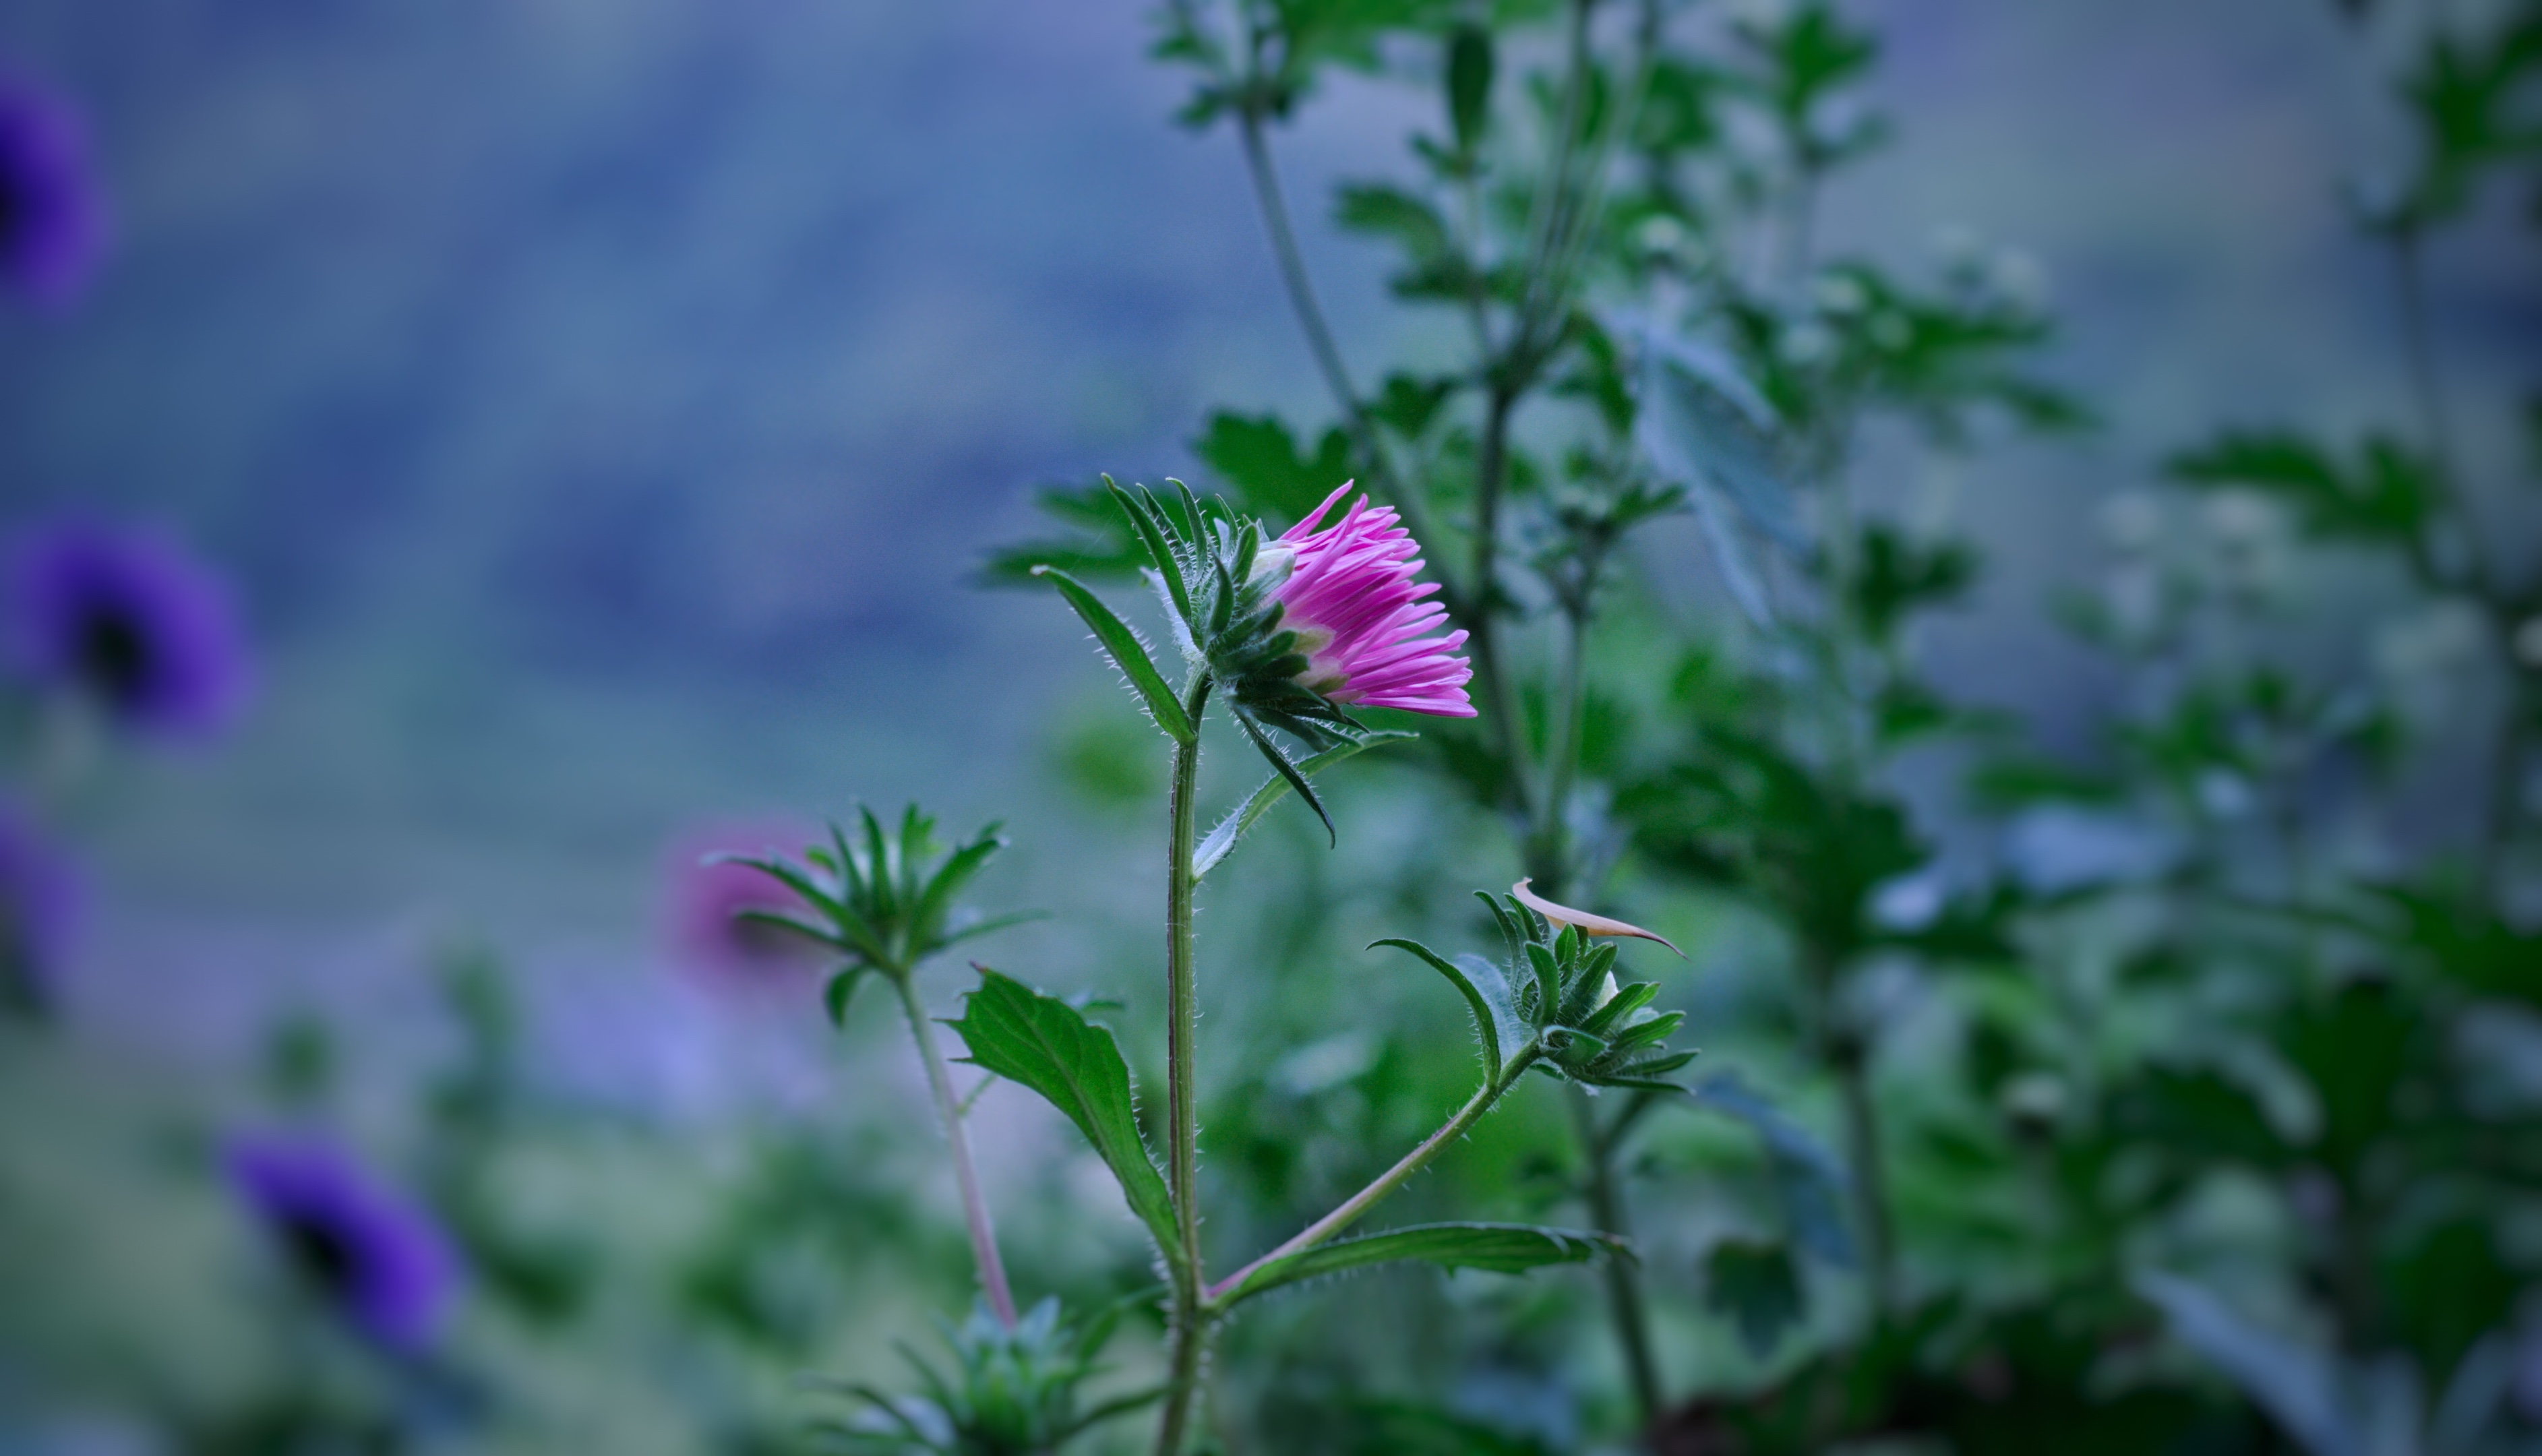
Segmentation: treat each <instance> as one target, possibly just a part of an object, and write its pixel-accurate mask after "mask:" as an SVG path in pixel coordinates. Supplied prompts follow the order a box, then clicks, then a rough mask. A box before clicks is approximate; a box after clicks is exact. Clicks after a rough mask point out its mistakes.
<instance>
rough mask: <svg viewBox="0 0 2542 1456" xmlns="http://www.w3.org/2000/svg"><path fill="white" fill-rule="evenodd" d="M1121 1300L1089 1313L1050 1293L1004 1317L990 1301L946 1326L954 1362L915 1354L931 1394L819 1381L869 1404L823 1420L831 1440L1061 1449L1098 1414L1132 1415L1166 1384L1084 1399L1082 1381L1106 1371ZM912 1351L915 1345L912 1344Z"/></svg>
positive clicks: (847, 1446) (964, 1450) (956, 1454)
mask: <svg viewBox="0 0 2542 1456" xmlns="http://www.w3.org/2000/svg"><path fill="white" fill-rule="evenodd" d="M1121 1310H1122V1306H1121V1305H1117V1304H1116V1305H1114V1306H1112V1307H1110V1308H1108V1309H1106V1310H1104V1311H1102V1312H1101V1313H1099V1314H1097V1315H1096V1316H1095V1317H1094V1318H1093V1319H1091V1320H1088V1321H1085V1322H1084V1323H1080V1322H1077V1321H1074V1320H1070V1319H1067V1318H1066V1317H1064V1316H1063V1315H1062V1314H1061V1312H1060V1307H1059V1301H1058V1300H1057V1299H1045V1300H1043V1301H1042V1302H1041V1303H1039V1304H1037V1305H1035V1306H1033V1308H1032V1309H1031V1311H1030V1312H1028V1313H1026V1314H1025V1315H1024V1317H1023V1318H1022V1319H1020V1320H1018V1321H1016V1322H1015V1325H1014V1328H1012V1329H1008V1328H1006V1327H1004V1326H1003V1325H1001V1324H1000V1323H999V1322H998V1320H997V1319H996V1317H995V1316H993V1315H992V1314H991V1313H990V1312H989V1310H988V1309H987V1308H986V1307H985V1306H979V1307H974V1308H973V1309H972V1311H971V1317H970V1318H969V1319H968V1320H966V1321H964V1322H963V1323H962V1325H961V1326H960V1327H959V1328H956V1327H953V1326H949V1325H948V1326H943V1327H941V1328H942V1332H943V1336H944V1343H945V1345H946V1346H947V1347H950V1349H951V1350H952V1353H953V1366H952V1368H951V1369H950V1370H939V1369H938V1368H936V1367H935V1365H932V1364H930V1363H929V1362H927V1361H925V1360H922V1359H920V1358H918V1357H917V1356H916V1355H914V1354H910V1355H909V1362H910V1363H911V1364H912V1365H915V1366H916V1367H917V1368H918V1377H919V1380H920V1382H921V1383H922V1384H923V1385H925V1387H926V1388H927V1394H926V1395H925V1396H889V1395H885V1394H883V1393H882V1392H880V1391H877V1390H874V1389H873V1388H872V1387H870V1386H865V1385H860V1384H854V1383H850V1382H845V1381H822V1382H820V1384H821V1385H822V1386H823V1387H825V1388H827V1389H829V1390H832V1391H834V1392H835V1393H837V1394H839V1395H843V1396H846V1397H848V1398H849V1399H851V1400H854V1401H856V1402H857V1403H859V1404H860V1406H862V1407H863V1408H864V1411H863V1414H862V1416H861V1417H860V1419H858V1420H853V1421H838V1420H830V1421H823V1422H822V1423H821V1424H820V1425H819V1427H818V1429H819V1431H820V1433H821V1434H822V1435H823V1436H825V1437H826V1438H827V1439H828V1440H829V1442H830V1443H831V1448H832V1449H838V1450H846V1451H855V1452H871V1453H875V1456H881V1453H891V1456H914V1453H919V1452H927V1453H932V1456H1036V1453H1041V1452H1047V1451H1055V1450H1057V1449H1058V1448H1059V1447H1060V1445H1061V1444H1062V1443H1063V1442H1065V1441H1067V1440H1068V1439H1069V1438H1071V1437H1072V1436H1075V1435H1076V1434H1078V1433H1079V1432H1080V1431H1083V1430H1084V1429H1086V1428H1087V1427H1088V1426H1091V1425H1093V1424H1095V1423H1096V1422H1098V1421H1102V1420H1109V1419H1111V1418H1112V1417H1115V1416H1122V1415H1127V1414H1128V1413H1129V1412H1132V1411H1135V1410H1137V1409H1139V1408H1140V1407H1141V1406H1145V1405H1148V1404H1150V1403H1152V1402H1154V1401H1155V1400H1156V1399H1157V1397H1158V1396H1159V1395H1160V1394H1162V1392H1160V1391H1157V1390H1144V1391H1139V1392H1137V1393H1134V1394H1131V1395H1128V1396H1123V1397H1120V1398H1118V1399H1114V1400H1110V1401H1105V1402H1103V1403H1101V1404H1099V1405H1095V1406H1091V1407H1084V1408H1081V1406H1080V1404H1079V1400H1078V1387H1079V1386H1080V1385H1082V1384H1084V1382H1085V1380H1086V1379H1087V1378H1088V1377H1089V1376H1092V1375H1094V1374H1096V1373H1097V1371H1098V1368H1099V1367H1097V1366H1096V1364H1095V1363H1094V1358H1095V1356H1096V1354H1098V1353H1099V1352H1100V1351H1101V1350H1102V1348H1103V1345H1104V1343H1105V1342H1106V1341H1108V1340H1110V1339H1111V1338H1112V1331H1113V1329H1114V1327H1116V1326H1117V1325H1118V1324H1119V1323H1120V1318H1121ZM903 1353H904V1354H907V1353H908V1351H907V1350H906V1349H904V1350H903Z"/></svg>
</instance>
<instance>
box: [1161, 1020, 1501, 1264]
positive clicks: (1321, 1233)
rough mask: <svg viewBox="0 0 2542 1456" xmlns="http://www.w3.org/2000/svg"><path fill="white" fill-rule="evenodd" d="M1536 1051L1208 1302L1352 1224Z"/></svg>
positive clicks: (1435, 1151) (1473, 1117) (1461, 1127)
mask: <svg viewBox="0 0 2542 1456" xmlns="http://www.w3.org/2000/svg"><path fill="white" fill-rule="evenodd" d="M1537 1055H1538V1054H1537V1051H1536V1049H1534V1048H1530V1049H1528V1050H1527V1051H1526V1052H1524V1053H1522V1054H1520V1055H1519V1056H1516V1057H1513V1058H1511V1060H1510V1064H1509V1065H1508V1066H1506V1067H1503V1068H1502V1069H1501V1077H1500V1080H1498V1081H1496V1082H1486V1083H1484V1084H1483V1085H1482V1086H1480V1087H1478V1088H1476V1089H1474V1095H1473V1096H1471V1097H1468V1098H1466V1099H1465V1105H1464V1106H1463V1107H1460V1108H1458V1109H1457V1115H1456V1116H1455V1117H1453V1118H1450V1119H1449V1120H1448V1121H1447V1122H1446V1123H1445V1124H1443V1125H1441V1127H1440V1128H1439V1130H1438V1131H1436V1132H1433V1133H1431V1134H1430V1135H1429V1136H1428V1137H1425V1138H1423V1139H1422V1140H1421V1145H1420V1146H1418V1147H1416V1148H1414V1149H1412V1151H1410V1152H1408V1153H1405V1154H1404V1155H1403V1156H1402V1157H1401V1158H1399V1159H1397V1160H1396V1161H1395V1164H1394V1166H1393V1167H1391V1168H1388V1169H1386V1170H1385V1171H1384V1172H1383V1173H1380V1174H1379V1175H1377V1177H1376V1178H1375V1179H1374V1180H1372V1181H1371V1182H1370V1183H1369V1185H1368V1186H1367V1187H1366V1188H1363V1189H1361V1190H1360V1191H1359V1192H1357V1193H1355V1194H1352V1195H1351V1196H1350V1197H1349V1198H1348V1199H1345V1200H1343V1201H1342V1202H1341V1203H1340V1204H1339V1205H1337V1206H1336V1207H1335V1208H1334V1209H1333V1210H1332V1211H1331V1212H1329V1213H1327V1214H1325V1215H1324V1216H1323V1217H1321V1218H1318V1219H1316V1220H1315V1221H1314V1222H1312V1223H1310V1224H1308V1225H1307V1226H1306V1227H1305V1228H1304V1229H1301V1230H1299V1232H1298V1233H1297V1234H1296V1235H1294V1236H1293V1237H1291V1238H1290V1240H1289V1241H1288V1242H1287V1243H1284V1244H1282V1245H1281V1246H1280V1247H1279V1248H1276V1249H1274V1250H1272V1251H1271V1252H1270V1253H1268V1254H1265V1255H1263V1256H1262V1257H1261V1258H1259V1259H1256V1260H1254V1261H1253V1262H1252V1263H1251V1264H1248V1265H1246V1266H1244V1267H1243V1268H1242V1269H1239V1270H1237V1271H1236V1272H1235V1273H1234V1274H1229V1275H1228V1276H1227V1277H1226V1278H1224V1279H1221V1280H1220V1281H1219V1282H1217V1283H1216V1284H1213V1285H1211V1286H1210V1289H1209V1297H1210V1298H1211V1299H1213V1300H1217V1299H1223V1298H1225V1297H1226V1296H1227V1295H1229V1294H1230V1293H1233V1292H1234V1291H1235V1290H1236V1289H1239V1288H1241V1287H1243V1284H1244V1281H1245V1280H1246V1279H1247V1278H1250V1277H1251V1276H1252V1274H1253V1273H1254V1271H1256V1270H1258V1269H1260V1268H1262V1267H1263V1266H1264V1265H1266V1264H1270V1263H1273V1262H1275V1261H1277V1260H1281V1259H1286V1258H1288V1257H1289V1256H1290V1255H1292V1254H1297V1253H1301V1252H1303V1251H1305V1250H1308V1249H1311V1248H1313V1247H1315V1246H1316V1245H1317V1244H1320V1243H1322V1242H1323V1241H1324V1240H1326V1239H1329V1238H1331V1237H1332V1236H1333V1235H1335V1234H1338V1233H1340V1232H1341V1231H1342V1230H1343V1229H1346V1228H1348V1227H1350V1226H1351V1225H1352V1224H1353V1223H1356V1222H1358V1221H1359V1218H1360V1215H1362V1214H1364V1213H1366V1212H1367V1211H1368V1210H1369V1209H1371V1208H1373V1207H1375V1206H1377V1204H1378V1202H1379V1201H1381V1200H1383V1198H1384V1197H1385V1196H1386V1195H1388V1194H1390V1193H1392V1192H1394V1191H1395V1190H1396V1189H1397V1188H1400V1187H1402V1186H1403V1181H1404V1180H1405V1179H1407V1178H1410V1177H1411V1176H1412V1175H1413V1174H1415V1173H1418V1172H1420V1171H1421V1170H1422V1169H1423V1168H1426V1167H1428V1166H1429V1165H1430V1162H1431V1160H1432V1159H1434V1158H1436V1157H1438V1156H1439V1154H1441V1153H1443V1152H1446V1151H1447V1150H1448V1147H1449V1144H1451V1143H1453V1142H1455V1141H1456V1140H1457V1139H1458V1138H1459V1137H1462V1136H1464V1135H1465V1132H1466V1129H1468V1128H1472V1127H1473V1126H1474V1124H1475V1123H1476V1122H1478V1121H1480V1120H1481V1119H1482V1116H1483V1114H1485V1113H1487V1112H1490V1111H1491V1110H1492V1104H1493V1103H1496V1102H1498V1101H1500V1099H1501V1094H1502V1093H1504V1092H1507V1091H1508V1090H1509V1089H1510V1087H1511V1086H1512V1085H1513V1084H1515V1083H1516V1082H1517V1081H1518V1077H1519V1073H1521V1072H1523V1071H1525V1070H1527V1069H1528V1067H1529V1066H1530V1065H1532V1064H1533V1062H1534V1061H1535V1058H1536V1056H1537Z"/></svg>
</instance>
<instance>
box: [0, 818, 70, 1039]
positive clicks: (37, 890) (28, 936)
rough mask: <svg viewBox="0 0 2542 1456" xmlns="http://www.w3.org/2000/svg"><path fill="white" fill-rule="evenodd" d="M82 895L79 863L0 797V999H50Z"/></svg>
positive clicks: (31, 1003)
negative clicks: (67, 856)
mask: <svg viewBox="0 0 2542 1456" xmlns="http://www.w3.org/2000/svg"><path fill="white" fill-rule="evenodd" d="M85 898H86V887H85V886H84V885H83V884H82V883H81V881H80V874H79V871H78V869H77V868H76V867H74V866H73V865H72V864H71V862H70V861H69V860H68V859H67V858H65V857H64V856H63V855H62V853H61V852H60V851H59V850H58V849H56V848H55V847H54V846H53V845H52V844H51V843H50V842H49V841H48V840H46V839H45V837H43V835H42V834H41V833H40V832H38V831H37V828H36V826H35V823H34V821H32V820H30V819H29V818H28V817H27V816H26V814H25V813H24V812H22V811H21V810H20V809H19V808H18V807H17V806H16V805H14V804H10V803H8V802H6V801H0V1004H6V1005H14V1006H17V1007H20V1008H23V1009H26V1010H31V1011H43V1010H46V1009H48V1008H49V1007H50V1006H51V1005H52V1002H53V998H54V996H55V994H56V993H57V992H58V991H59V989H60V986H59V983H58V982H59V977H60V975H61V968H62V962H63V961H64V959H65V958H67V957H68V955H69V954H70V946H71V938H72V935H73V933H74V932H75V931H76V930H77V929H78V926H79V917H80V908H81V902H82V901H83V900H84V899H85Z"/></svg>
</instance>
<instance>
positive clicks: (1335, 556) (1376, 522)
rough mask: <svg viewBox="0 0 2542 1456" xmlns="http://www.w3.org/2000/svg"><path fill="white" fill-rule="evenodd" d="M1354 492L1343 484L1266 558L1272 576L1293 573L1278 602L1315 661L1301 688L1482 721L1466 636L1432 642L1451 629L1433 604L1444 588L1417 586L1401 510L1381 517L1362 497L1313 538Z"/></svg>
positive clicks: (1413, 547) (1414, 550)
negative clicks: (1469, 692)
mask: <svg viewBox="0 0 2542 1456" xmlns="http://www.w3.org/2000/svg"><path fill="white" fill-rule="evenodd" d="M1350 488H1351V486H1350V483H1349V482H1347V481H1346V482H1344V483H1343V485H1342V487H1341V489H1339V490H1336V491H1334V492H1333V493H1332V494H1331V495H1328V496H1326V497H1325V498H1324V503H1323V504H1322V505H1319V506H1317V507H1315V509H1314V510H1313V511H1312V512H1311V513H1309V514H1308V517H1307V519H1305V520H1303V521H1301V522H1299V523H1298V524H1297V525H1296V526H1294V527H1292V528H1290V530H1289V532H1288V534H1286V535H1284V536H1282V537H1281V538H1280V539H1279V540H1278V541H1276V542H1274V543H1272V544H1271V545H1270V546H1268V547H1266V548H1265V549H1264V551H1263V558H1264V562H1265V564H1266V565H1267V566H1268V567H1269V568H1270V569H1274V570H1276V569H1278V566H1279V564H1280V562H1281V558H1283V557H1286V558H1287V561H1288V564H1289V568H1290V569H1289V579H1288V580H1287V581H1286V582H1283V583H1282V584H1281V586H1280V587H1279V589H1278V590H1277V591H1276V592H1274V593H1273V595H1274V596H1275V597H1276V598H1277V599H1278V600H1279V602H1280V604H1281V605H1282V606H1283V607H1284V608H1286V609H1287V610H1286V611H1285V612H1284V613H1283V615H1282V616H1281V619H1280V625H1281V626H1282V627H1283V628H1286V629H1288V630H1290V631H1294V632H1296V633H1297V634H1298V650H1299V651H1300V652H1303V653H1305V654H1306V655H1307V671H1306V672H1305V673H1304V674H1302V675H1300V677H1299V679H1298V681H1299V682H1300V684H1302V685H1303V686H1305V687H1307V688H1309V689H1312V690H1313V691H1315V692H1320V693H1322V694H1323V695H1324V696H1326V697H1328V698H1331V699H1332V700H1333V701H1335V702H1344V703H1356V704H1359V705H1361V706H1364V707H1389V708H1404V709H1407V710H1409V711H1411V712H1416V713H1435V714H1438V715H1440V716H1442V717H1450V718H1470V717H1472V716H1474V705H1473V703H1472V702H1471V701H1470V700H1468V699H1467V698H1466V696H1465V683H1466V681H1467V680H1468V679H1470V678H1472V677H1473V675H1474V670H1473V668H1472V667H1471V666H1469V665H1468V664H1467V663H1466V661H1465V659H1464V658H1461V657H1457V656H1454V655H1453V654H1454V653H1455V652H1456V650H1457V649H1458V647H1461V646H1463V645H1464V642H1465V634H1464V633H1463V632H1462V631H1454V632H1450V633H1448V634H1447V635H1445V636H1430V635H1427V633H1429V632H1431V631H1432V630H1433V629H1434V628H1437V627H1439V626H1441V625H1443V624H1444V623H1445V622H1446V621H1447V619H1448V609H1446V608H1445V607H1442V606H1440V605H1439V604H1438V603H1436V602H1432V601H1428V600H1426V599H1427V598H1429V597H1430V596H1432V595H1433V594H1435V593H1436V592H1437V591H1438V590H1439V587H1438V584H1437V583H1435V582H1430V583H1416V582H1415V581H1414V580H1413V579H1412V578H1413V577H1415V576H1417V575H1419V574H1420V572H1421V544H1420V543H1419V542H1416V541H1414V540H1413V539H1412V533H1411V532H1409V531H1407V530H1405V529H1404V528H1403V527H1402V525H1401V524H1399V523H1398V521H1397V520H1396V517H1395V514H1394V508H1393V507H1392V506H1374V507H1373V506H1371V505H1370V504H1369V503H1368V497H1367V496H1365V495H1363V496H1361V497H1360V498H1359V499H1358V500H1357V501H1355V502H1353V503H1352V505H1351V507H1350V508H1349V509H1348V510H1347V511H1345V512H1343V514H1342V518H1341V519H1340V520H1339V521H1337V522H1335V523H1333V524H1332V525H1331V526H1329V527H1326V528H1324V529H1323V530H1321V531H1318V530H1316V529H1315V527H1316V523H1317V522H1320V521H1321V520H1323V518H1324V515H1325V513H1326V512H1328V511H1330V510H1331V509H1332V508H1333V503H1334V502H1335V501H1338V500H1340V499H1341V498H1342V497H1343V496H1344V495H1346V494H1348V493H1349V491H1350Z"/></svg>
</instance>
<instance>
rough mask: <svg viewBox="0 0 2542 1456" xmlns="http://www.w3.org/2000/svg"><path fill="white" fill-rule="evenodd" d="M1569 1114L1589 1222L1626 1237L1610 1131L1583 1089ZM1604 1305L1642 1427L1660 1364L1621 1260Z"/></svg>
mask: <svg viewBox="0 0 2542 1456" xmlns="http://www.w3.org/2000/svg"><path fill="white" fill-rule="evenodd" d="M1571 1112H1572V1117H1573V1119H1574V1121H1575V1122H1576V1123H1577V1124H1578V1126H1579V1129H1580V1145H1581V1147H1582V1148H1584V1149H1585V1150H1586V1151H1587V1152H1588V1154H1589V1157H1588V1162H1589V1178H1588V1182H1587V1185H1586V1187H1585V1188H1584V1190H1583V1192H1585V1193H1586V1194H1587V1195H1588V1199H1589V1219H1590V1221H1591V1222H1592V1223H1594V1224H1596V1225H1597V1227H1598V1231H1599V1232H1600V1233H1603V1234H1610V1235H1612V1236H1614V1237H1616V1238H1619V1239H1622V1238H1629V1237H1631V1236H1632V1229H1631V1227H1630V1225H1629V1221H1628V1220H1627V1219H1626V1217H1625V1212H1624V1196H1623V1180H1621V1179H1620V1178H1618V1177H1617V1176H1616V1174H1615V1144H1616V1140H1617V1139H1616V1136H1615V1134H1614V1132H1612V1131H1609V1130H1607V1129H1605V1128H1600V1127H1599V1126H1598V1105H1597V1103H1596V1102H1594V1101H1592V1100H1591V1099H1590V1096H1589V1093H1588V1091H1587V1089H1585V1088H1579V1087H1575V1088H1573V1089H1572V1092H1571ZM1606 1274H1607V1312H1608V1314H1609V1315H1610V1316H1611V1317H1612V1318H1613V1320H1614V1324H1615V1343H1616V1344H1618V1345H1620V1346H1622V1347H1623V1349H1624V1371H1625V1374H1626V1375H1627V1376H1628V1377H1629V1378H1630V1379H1631V1381H1632V1383H1633V1404H1634V1406H1635V1407H1636V1408H1637V1409H1639V1410H1640V1412H1641V1416H1642V1424H1643V1425H1645V1426H1647V1425H1649V1424H1650V1423H1651V1422H1652V1421H1654V1420H1658V1419H1659V1417H1660V1403H1661V1395H1660V1371H1659V1361H1658V1360H1657V1358H1655V1357H1654V1356H1653V1355H1652V1353H1651V1324H1650V1313H1649V1311H1648V1310H1647V1309H1645V1308H1644V1307H1643V1304H1642V1286H1641V1281H1640V1280H1639V1279H1637V1278H1635V1277H1634V1276H1633V1272H1632V1270H1631V1269H1630V1268H1628V1267H1627V1265H1626V1263H1625V1261H1623V1260H1620V1259H1610V1260H1608V1261H1607V1270H1606Z"/></svg>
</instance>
